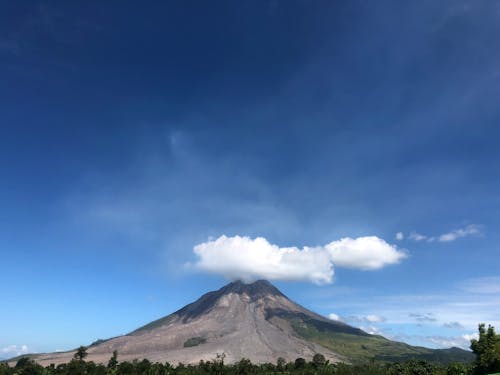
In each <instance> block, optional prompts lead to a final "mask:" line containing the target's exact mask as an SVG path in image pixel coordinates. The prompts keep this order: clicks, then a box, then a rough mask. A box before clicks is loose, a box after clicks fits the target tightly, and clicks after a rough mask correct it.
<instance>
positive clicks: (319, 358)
mask: <svg viewBox="0 0 500 375" xmlns="http://www.w3.org/2000/svg"><path fill="white" fill-rule="evenodd" d="M312 363H313V365H314V367H316V368H320V367H323V366H324V365H325V363H326V359H325V356H324V355H323V354H320V353H316V354H315V355H314V357H313V359H312Z"/></svg>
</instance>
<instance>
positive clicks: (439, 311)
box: [0, 0, 500, 357]
mask: <svg viewBox="0 0 500 375" xmlns="http://www.w3.org/2000/svg"><path fill="white" fill-rule="evenodd" d="M0 8H1V10H0V82H2V84H1V85H0V108H1V114H2V116H1V118H0V262H1V263H0V265H1V270H2V271H1V272H0V295H1V300H2V303H1V308H0V332H1V334H0V357H8V356H10V355H13V354H17V353H21V352H27V351H29V352H31V351H53V350H60V349H68V348H72V347H75V346H78V345H80V344H88V343H90V342H92V341H93V340H95V339H97V338H107V337H111V336H115V335H118V334H122V333H127V332H129V331H131V330H133V329H135V328H137V327H138V326H140V325H142V324H144V323H147V322H149V321H151V320H153V319H156V318H158V317H161V316H163V315H166V314H168V313H170V312H172V311H174V310H176V309H178V308H180V307H182V306H183V305H185V304H186V303H188V302H191V301H192V300H194V299H195V298H197V297H198V296H199V295H201V294H202V293H205V292H207V291H210V290H213V289H217V288H219V287H220V286H222V285H224V283H226V282H227V279H228V278H229V279H231V278H235V277H237V275H235V274H234V272H233V273H231V272H229V271H228V269H238V270H240V271H241V274H242V276H241V277H244V278H247V279H254V278H257V277H268V278H272V279H273V281H274V282H275V284H276V285H277V286H278V287H279V288H280V289H281V290H282V291H283V292H285V293H286V294H287V295H288V296H289V297H291V298H292V299H294V300H295V301H297V302H299V303H301V304H303V305H304V306H306V307H308V308H310V309H312V310H315V311H317V312H319V313H322V314H324V315H327V316H328V315H331V314H334V315H331V317H332V318H339V319H342V320H344V321H347V322H349V323H351V324H354V325H357V326H361V327H363V328H365V329H366V330H368V331H371V332H382V333H383V334H384V335H386V336H387V337H391V338H395V339H398V340H403V341H406V342H409V343H412V344H420V345H425V346H431V347H447V346H448V347H449V346H451V345H461V346H464V347H466V346H467V340H468V338H469V337H470V336H469V335H471V334H473V333H474V332H475V331H476V326H477V323H479V322H482V321H484V322H486V323H493V324H497V326H499V327H500V321H499V320H498V316H497V314H496V312H497V311H498V309H499V307H500V288H499V287H498V285H500V273H499V271H498V270H499V269H500V267H499V266H500V257H499V248H498V243H499V240H500V234H499V231H498V226H499V224H500V218H499V215H498V212H500V192H499V191H500V190H499V188H498V187H499V184H500V165H499V160H500V159H499V158H500V147H498V143H499V141H498V140H499V139H500V127H499V121H500V111H499V109H498V103H499V99H500V70H499V66H500V50H499V49H498V48H495V46H496V45H497V41H498V38H499V37H500V23H499V22H498V19H499V17H500V7H499V5H498V3H496V2H473V1H460V0H459V1H440V2H435V1H430V0H429V1H427V0H424V1H418V2H400V1H377V2H363V1H349V2H340V1H330V2H327V1H318V2H306V1H287V2H284V1H238V2H234V1H220V2H216V3H214V2H166V3H162V4H159V3H157V2H146V3H141V4H125V3H124V2H108V3H106V4H89V3H88V2H71V3H67V4H62V3H59V4H57V3H54V2H36V1H34V2H25V3H22V4H21V3H18V2H11V3H2V4H1V5H0ZM398 233H400V234H399V235H398ZM223 235H224V236H226V237H221V236H223ZM258 237H262V238H263V239H265V242H258V243H260V245H262V244H264V245H262V246H260V245H259V246H257V245H255V243H256V242H255V239H256V238H258ZM221 238H222V239H223V240H221ZM367 238H371V240H367ZM224 239H225V240H224ZM237 239H240V240H239V242H238V241H236V240H237ZM341 239H348V240H347V242H346V241H344V242H341V241H342V240H341ZM218 240H219V242H217V241H218ZM235 241H236V242H235ZM235 243H238V244H239V245H238V246H236V245H235ZM242 244H243V245H244V246H243V245H242ZM197 245H200V246H201V247H197V248H198V249H201V248H203V249H209V252H207V253H203V254H201V253H200V252H198V253H196V252H195V251H194V250H195V246H197ZM240 245H241V246H243V247H241V246H240ZM254 245H255V246H254ZM273 245H274V246H273ZM375 245H376V246H378V247H376V248H374V247H373V246H375ZM228 246H229V247H228ZM239 246H240V247H239ZM245 246H246V247H245ZM304 247H307V249H305V248H304ZM283 248H289V249H288V250H286V249H283ZM290 248H291V249H290ZM228 249H229V250H228ZM311 249H312V250H311ZM377 249H378V250H377ZM207 251H208V250H207ZM227 251H231V252H232V253H231V254H237V255H238V256H239V254H241V255H242V257H243V258H241V257H240V258H238V256H235V257H233V258H234V259H233V258H230V261H231V262H233V261H234V262H236V263H237V264H238V265H239V266H241V267H243V266H242V264H245V265H248V267H250V268H248V269H247V268H241V267H240V268H234V267H232V266H233V263H230V264H222V263H221V262H219V261H218V260H219V259H220V258H218V257H219V256H220V255H221V254H225V253H224V252H227ZM284 251H285V252H286V251H288V252H290V253H291V254H292V256H291V257H292V258H293V257H294V256H297V257H298V258H293V259H292V258H287V259H288V260H286V261H285V260H283V259H282V257H281V255H282V254H283V252H284ZM304 251H306V252H307V253H308V254H309V255H307V256H308V257H309V258H308V259H307V262H303V263H302V260H303V259H304V258H302V257H303V256H305V255H304V254H305V253H304ZM339 252H340V253H339ZM200 254H201V255H200ZM248 254H256V256H255V257H254V258H252V259H254V260H255V262H254V263H252V261H248V262H247V261H242V259H243V260H248V259H247V258H245V257H246V256H248ZM311 254H312V255H311ZM356 254H357V255H356ZM262 255H265V256H269V257H268V258H266V257H264V259H275V260H274V261H276V262H278V263H276V264H277V265H278V267H277V269H279V270H283V269H287V270H288V269H289V268H287V267H288V266H289V264H288V263H286V262H287V261H289V260H290V259H292V261H293V262H294V263H293V264H294V265H295V268H293V272H291V273H289V274H287V273H286V272H284V271H283V272H281V273H280V272H278V273H275V274H272V275H271V274H269V269H268V268H269V264H274V263H272V262H271V263H266V262H265V261H263V260H262V259H261V258H259V256H262ZM252 256H253V255H252ZM322 257H323V258H322ZM324 257H326V258H324ZM367 257H368V258H370V257H371V258H370V260H371V261H372V263H370V264H372V265H375V266H373V267H371V268H370V267H366V265H367V264H368V263H367V261H368V260H367ZM276 259H278V260H276ZM294 259H295V260H294ZM297 259H299V261H298V262H297V261H296V260H297ZM318 259H323V260H324V259H326V263H325V262H323V263H321V262H318ZM210 262H212V263H210ZM238 262H240V263H238ZM373 262H375V263H373ZM214 264H215V266H214ZM297 264H304V267H305V268H301V267H296V266H297ZM325 264H326V268H325ZM306 265H307V267H311V268H306ZM315 265H321V267H319V268H321V269H319V268H318V269H316V268H315V267H316V266H315ZM266 267H267V268H266ZM315 270H316V271H317V272H316V273H314V272H315ZM313 271H314V272H313ZM228 272H229V273H228ZM313 273H314V275H316V276H311V275H312V274H313ZM329 277H330V278H329ZM495 319H496V320H495Z"/></svg>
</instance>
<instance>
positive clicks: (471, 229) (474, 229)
mask: <svg viewBox="0 0 500 375" xmlns="http://www.w3.org/2000/svg"><path fill="white" fill-rule="evenodd" d="M480 233H481V232H480V230H479V227H478V226H477V225H475V224H470V225H467V226H466V227H464V228H460V229H455V230H453V231H451V232H448V233H445V234H442V235H440V236H439V238H438V240H439V241H440V242H450V241H455V240H456V239H457V238H461V237H467V236H470V235H474V234H480Z"/></svg>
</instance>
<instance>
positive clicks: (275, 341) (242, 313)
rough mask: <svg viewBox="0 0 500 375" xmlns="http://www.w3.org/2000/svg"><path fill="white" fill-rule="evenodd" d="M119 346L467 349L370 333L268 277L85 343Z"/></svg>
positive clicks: (332, 352) (166, 351)
mask: <svg viewBox="0 0 500 375" xmlns="http://www.w3.org/2000/svg"><path fill="white" fill-rule="evenodd" d="M114 350H117V351H118V353H119V356H120V359H121V360H132V359H135V358H148V359H149V360H151V361H159V362H165V361H169V362H171V363H177V362H183V363H197V362H199V361H200V360H202V359H203V360H213V359H214V358H216V356H217V354H222V353H224V355H225V360H226V362H234V361H238V360H239V359H241V358H248V359H250V360H251V361H252V362H255V363H262V362H276V359H277V358H278V357H283V358H285V359H286V360H294V359H296V358H297V357H303V358H306V359H311V358H312V357H313V356H314V354H315V353H321V354H323V355H324V356H325V357H326V358H327V359H329V360H330V361H332V362H336V361H354V362H356V361H363V360H368V359H372V358H375V359H380V360H399V359H406V358H408V357H414V358H420V359H433V358H434V359H436V358H439V359H440V360H442V361H444V362H446V361H447V358H452V357H453V360H456V359H457V358H462V357H463V359H467V358H468V356H472V355H471V354H470V353H468V352H466V351H462V350H459V349H457V350H459V352H457V351H456V350H454V351H452V352H451V353H448V352H446V351H441V352H439V351H436V350H432V349H427V348H421V347H413V346H410V345H407V344H404V343H399V342H394V341H390V340H388V339H386V338H384V337H382V336H374V335H370V334H368V333H366V332H364V331H362V330H360V329H358V328H355V327H351V326H349V325H347V324H345V323H342V322H338V321H332V320H329V319H326V318H324V317H323V316H321V315H318V314H316V313H314V312H312V311H309V310H307V309H305V308H304V307H302V306H300V305H298V304H296V303H294V302H292V301H291V300H290V299H288V298H287V297H286V296H285V295H284V294H283V293H281V292H280V291H279V290H278V289H276V288H275V287H274V286H273V285H271V284H270V283H269V282H267V281H264V280H260V281H257V282H255V283H252V284H244V283H242V282H240V281H237V282H233V283H230V284H228V285H226V286H224V287H223V288H221V289H219V290H217V291H214V292H209V293H207V294H205V295H203V296H202V297H200V298H199V299H198V300H196V301H195V302H193V303H191V304H189V305H187V306H185V307H183V308H182V309H180V310H178V311H176V312H174V313H172V314H170V315H167V316H165V317H163V318H161V319H158V320H156V321H153V322H151V323H149V324H147V325H145V326H143V327H140V328H138V329H137V330H135V331H133V332H131V333H129V334H127V335H124V336H120V337H115V338H112V339H108V340H102V341H99V342H96V343H95V344H93V345H91V346H90V347H89V349H88V353H89V356H88V359H89V360H93V361H96V362H106V361H107V360H108V359H109V357H110V356H111V353H112V352H113V351H114ZM72 355H73V352H67V353H55V354H45V355H40V356H39V357H38V358H37V361H38V362H41V363H42V364H50V363H61V362H67V361H69V360H70V359H71V357H72Z"/></svg>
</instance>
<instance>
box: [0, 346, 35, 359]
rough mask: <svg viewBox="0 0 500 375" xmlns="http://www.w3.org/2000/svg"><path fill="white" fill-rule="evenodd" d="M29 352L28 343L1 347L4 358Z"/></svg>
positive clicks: (0, 352)
mask: <svg viewBox="0 0 500 375" xmlns="http://www.w3.org/2000/svg"><path fill="white" fill-rule="evenodd" d="M27 353H28V346H27V345H9V346H6V347H4V348H0V354H1V356H2V357H4V358H11V357H15V356H18V355H21V354H27Z"/></svg>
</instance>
